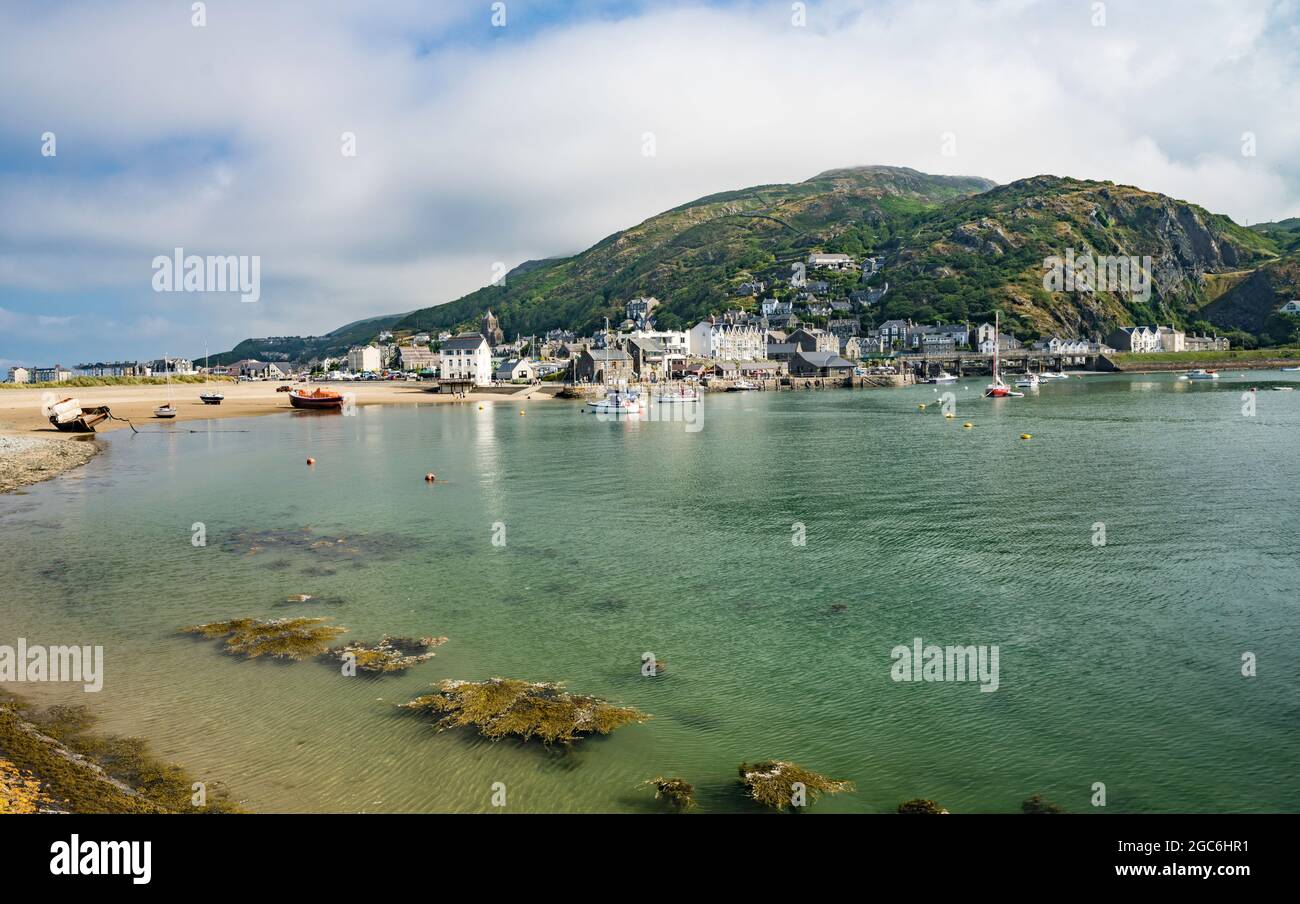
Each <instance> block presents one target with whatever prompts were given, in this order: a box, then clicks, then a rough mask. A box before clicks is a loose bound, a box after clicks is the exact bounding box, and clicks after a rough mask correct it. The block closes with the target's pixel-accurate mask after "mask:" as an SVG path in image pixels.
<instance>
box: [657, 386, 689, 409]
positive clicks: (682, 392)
mask: <svg viewBox="0 0 1300 904" xmlns="http://www.w3.org/2000/svg"><path fill="white" fill-rule="evenodd" d="M699 400H700V393H699V390H697V389H693V388H692V387H690V386H686V387H683V388H682V389H675V390H673V391H671V392H665V393H662V394H660V395H657V396H655V401H656V402H658V403H659V404H661V405H672V404H681V403H682V402H698V401H699Z"/></svg>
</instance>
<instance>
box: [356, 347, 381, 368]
mask: <svg viewBox="0 0 1300 904" xmlns="http://www.w3.org/2000/svg"><path fill="white" fill-rule="evenodd" d="M381 367H383V362H382V359H381V357H380V354H379V347H378V346H375V345H356V346H353V347H352V348H350V349H348V370H350V371H352V372H353V373H361V372H362V371H367V370H369V371H376V370H379V369H380V368H381Z"/></svg>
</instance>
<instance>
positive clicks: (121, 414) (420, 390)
mask: <svg viewBox="0 0 1300 904" xmlns="http://www.w3.org/2000/svg"><path fill="white" fill-rule="evenodd" d="M209 385H210V386H215V387H217V388H219V389H220V391H221V393H222V394H223V395H224V396H225V397H226V398H225V401H223V402H222V403H221V404H220V405H205V404H203V402H201V401H200V400H199V397H198V396H199V393H200V392H202V391H204V384H201V383H184V384H179V385H173V386H171V387H168V386H167V385H166V384H134V385H120V386H89V387H86V386H77V387H68V388H67V389H65V390H63V391H61V392H58V393H56V395H58V396H59V397H60V398H62V397H65V396H66V397H72V398H77V399H80V400H81V403H82V404H83V405H86V406H91V405H108V406H109V407H110V408H111V409H112V411H113V414H114V415H115V416H116V417H118V418H123V419H124V420H111V421H105V422H103V423H102V424H100V425H99V427H98V429H97V430H96V431H95V433H61V432H59V431H58V430H56V429H54V427H53V426H51V425H50V423H49V421H48V420H47V419H46V418H45V416H44V415H43V414H42V408H43V407H44V405H45V399H46V397H47V395H48V394H50V393H51V392H53V390H50V389H44V388H37V389H8V390H5V391H3V392H0V493H12V492H15V491H18V490H21V489H23V488H24V487H28V486H32V485H33V484H37V483H41V482H43V481H46V480H50V479H52V478H54V477H58V476H60V475H62V474H66V473H68V472H69V471H72V470H74V469H76V468H79V467H81V466H82V465H84V464H86V463H87V462H88V461H90V460H91V459H92V458H94V457H95V456H96V455H98V454H99V453H100V452H102V451H103V450H104V448H105V446H104V444H103V443H101V442H97V441H96V440H95V437H96V436H97V435H100V434H104V433H111V432H113V431H115V430H129V429H130V425H129V424H128V423H127V421H131V422H133V423H134V424H135V425H136V426H137V427H144V426H145V425H146V424H150V425H161V424H195V423H198V422H200V421H217V420H226V419H230V418H247V417H261V416H263V415H270V414H281V413H288V412H291V411H294V410H295V409H294V408H293V407H292V406H290V404H289V399H288V396H287V394H286V393H282V392H276V391H275V388H276V386H278V385H283V384H279V383H273V382H264V383H233V384H231V383H213V384H209ZM312 385H318V386H329V387H330V388H332V389H336V390H338V391H339V392H344V393H348V392H350V393H353V394H354V395H355V396H356V404H357V405H446V404H454V403H457V402H459V403H461V404H469V403H475V404H486V403H488V402H498V403H500V402H509V403H510V404H512V405H513V404H518V403H519V402H524V401H527V402H542V401H551V400H553V399H554V398H555V396H554V391H553V390H552V389H551V388H550V387H548V386H536V385H525V386H518V387H514V386H504V387H499V388H498V389H497V390H496V391H478V392H471V393H469V394H468V395H466V397H465V398H460V397H458V396H453V395H441V394H439V393H434V392H430V391H429V388H428V386H427V385H424V384H417V383H407V382H396V381H394V382H385V383H337V384H336V383H321V384H312ZM169 400H171V401H173V403H174V404H175V405H176V408H177V415H176V417H175V418H171V419H169V420H166V421H161V420H159V419H157V418H154V416H153V410H154V408H156V407H157V406H159V405H161V404H162V403H164V402H166V401H169ZM146 429H148V428H146Z"/></svg>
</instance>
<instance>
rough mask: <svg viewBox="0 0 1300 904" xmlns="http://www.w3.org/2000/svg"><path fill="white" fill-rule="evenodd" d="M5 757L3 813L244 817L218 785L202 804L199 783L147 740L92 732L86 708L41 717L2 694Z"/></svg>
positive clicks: (0, 775) (1, 767) (0, 772)
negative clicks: (160, 755)
mask: <svg viewBox="0 0 1300 904" xmlns="http://www.w3.org/2000/svg"><path fill="white" fill-rule="evenodd" d="M0 750H2V751H4V754H3V756H2V757H0V813H4V812H6V808H7V807H10V808H11V809H9V810H8V812H43V813H238V812H242V810H241V808H240V807H239V806H238V805H236V804H234V803H232V802H231V801H230V800H229V798H228V796H227V794H226V791H225V789H224V787H223V786H222V785H221V784H220V783H219V782H215V783H208V784H207V785H206V786H205V789H204V793H203V795H202V796H201V798H200V797H199V796H198V795H196V792H195V781H196V777H195V776H194V775H192V774H190V773H188V772H186V771H185V770H184V769H182V768H181V767H180V766H178V765H176V764H174V763H168V762H166V761H164V760H161V759H159V758H158V757H156V756H155V755H154V754H153V753H151V752H150V750H149V748H148V745H147V744H146V743H145V742H144V741H143V740H141V739H139V738H131V737H122V736H119V735H105V734H100V733H97V732H95V731H94V717H93V716H92V714H91V712H90V710H89V709H88V708H87V707H85V706H51V707H48V708H46V709H44V710H36V709H31V708H29V707H28V706H27V705H26V704H25V703H23V702H22V701H20V700H18V699H16V698H13V697H12V696H9V695H6V694H3V693H0ZM5 764H8V766H6V765H5ZM33 808H34V809H33Z"/></svg>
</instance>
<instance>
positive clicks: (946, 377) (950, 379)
mask: <svg viewBox="0 0 1300 904" xmlns="http://www.w3.org/2000/svg"><path fill="white" fill-rule="evenodd" d="M922 382H923V383H935V384H938V385H940V386H943V385H946V384H948V383H956V382H957V378H956V377H955V376H953V375H952V374H950V373H948V371H946V370H941V371H939V374H938V376H934V377H926V378H925V379H924V380H923V381H922Z"/></svg>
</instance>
